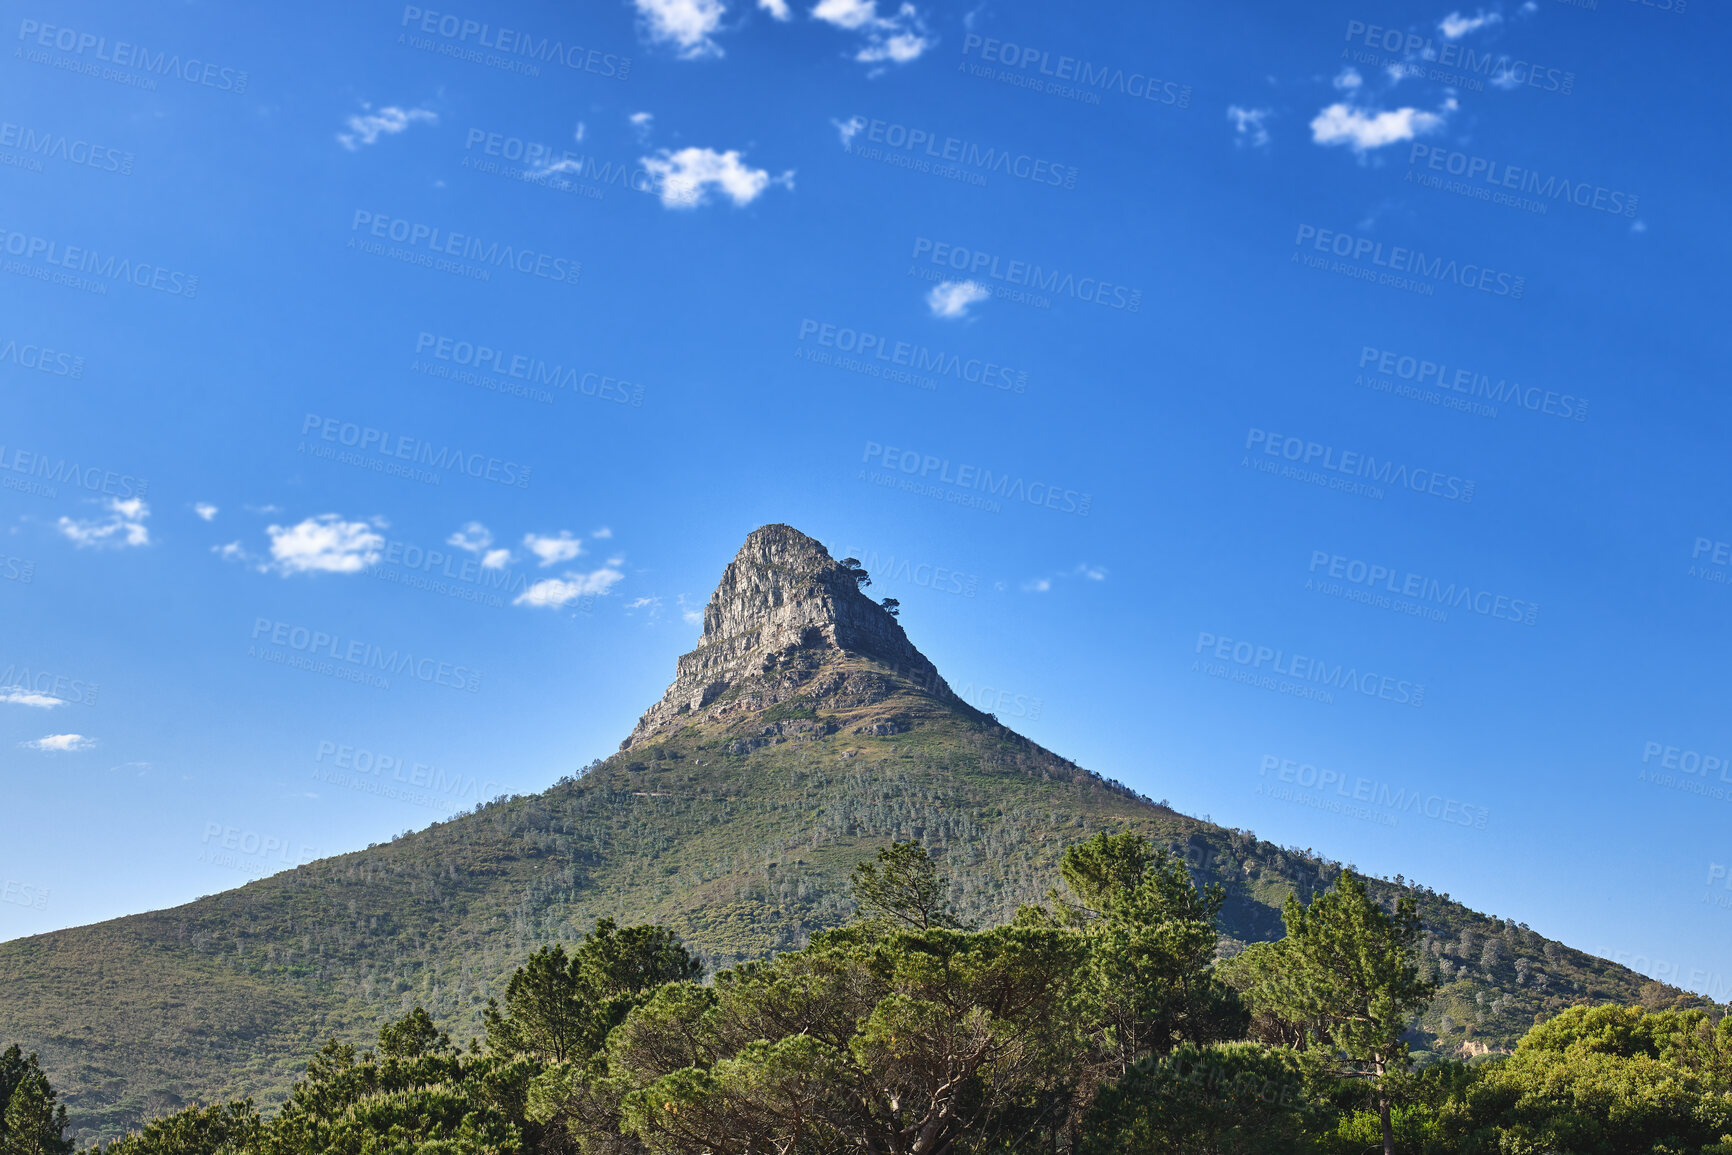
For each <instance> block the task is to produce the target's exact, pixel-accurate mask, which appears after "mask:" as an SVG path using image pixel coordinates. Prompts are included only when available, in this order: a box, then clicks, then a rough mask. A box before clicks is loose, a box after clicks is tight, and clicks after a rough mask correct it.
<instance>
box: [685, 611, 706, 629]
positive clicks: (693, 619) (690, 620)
mask: <svg viewBox="0 0 1732 1155" xmlns="http://www.w3.org/2000/svg"><path fill="white" fill-rule="evenodd" d="M680 617H682V618H684V619H685V620H686V623H687V624H688V625H693V626H701V625H703V624H704V611H703V610H687V611H686V612H685V613H683V614H681V615H680Z"/></svg>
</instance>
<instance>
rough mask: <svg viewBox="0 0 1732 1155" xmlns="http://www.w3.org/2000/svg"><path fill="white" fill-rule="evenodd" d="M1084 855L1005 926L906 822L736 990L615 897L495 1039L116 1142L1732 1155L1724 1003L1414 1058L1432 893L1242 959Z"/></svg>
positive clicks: (183, 1147)
mask: <svg viewBox="0 0 1732 1155" xmlns="http://www.w3.org/2000/svg"><path fill="white" fill-rule="evenodd" d="M1058 875H1059V877H1058V878H1055V879H1053V882H1055V883H1057V885H1056V886H1055V887H1054V888H1053V889H1051V890H1050V891H1049V892H1048V894H1047V897H1046V899H1045V900H1044V901H1041V902H1031V903H1025V904H1023V905H1021V906H1020V907H1019V908H1018V909H1017V910H1016V911H1015V913H1014V914H1013V916H1012V917H1011V918H1010V919H1009V920H1008V921H1005V922H1001V923H999V924H997V925H992V926H987V927H980V928H976V927H973V926H970V925H968V920H967V919H966V918H965V917H964V916H963V915H962V914H960V913H959V908H958V906H957V903H956V901H955V897H956V896H955V895H954V894H953V893H952V888H951V886H950V884H949V882H948V880H947V879H946V878H945V877H944V876H943V875H942V874H941V872H940V871H939V869H938V867H937V865H936V864H935V863H934V861H933V859H932V858H931V857H930V856H929V855H928V853H927V850H926V849H925V847H923V846H922V845H921V844H920V843H919V842H917V841H904V842H898V843H895V844H893V845H891V846H890V847H888V848H886V849H883V850H881V851H880V852H879V853H878V855H877V856H876V858H875V859H871V860H867V861H862V862H860V863H859V864H858V865H857V866H856V867H855V869H854V871H853V874H852V878H851V884H852V897H853V905H854V912H853V915H852V917H851V920H850V921H849V922H848V923H847V924H846V925H843V926H840V927H838V928H836V929H832V930H826V931H821V932H819V933H816V934H814V935H813V936H812V937H811V940H810V942H809V944H808V945H806V946H804V947H801V948H800V949H794V950H788V951H784V952H781V953H779V954H776V955H774V956H773V957H771V958H768V959H764V960H758V961H748V962H742V963H739V964H737V965H734V966H732V967H728V968H726V969H723V970H720V971H719V972H717V973H715V974H714V975H713V977H712V978H711V979H710V980H709V981H707V982H706V981H703V977H702V976H703V975H704V972H705V966H704V964H703V962H702V961H701V960H700V959H699V958H698V957H697V956H696V955H694V954H693V953H692V952H691V951H689V950H688V949H687V948H686V947H685V946H684V945H683V944H682V943H681V941H680V939H679V937H678V936H677V935H676V934H675V933H674V932H673V931H671V930H669V929H667V928H665V927H659V926H643V925H640V926H629V927H621V926H619V925H617V924H616V923H615V922H613V921H612V920H610V919H605V918H604V919H601V920H599V921H598V922H597V923H596V925H595V926H594V928H593V930H591V931H590V932H589V933H588V934H586V935H584V936H583V937H582V939H581V941H577V942H575V943H573V944H572V949H571V950H569V951H568V950H567V949H566V946H565V944H555V945H551V946H544V947H542V948H540V949H538V950H536V951H535V952H534V953H533V954H531V955H530V956H529V957H528V958H527V960H526V961H525V962H524V964H523V965H522V966H521V967H519V968H518V969H517V970H516V973H515V974H514V975H513V976H512V977H511V979H510V981H509V983H508V984H507V985H506V986H505V989H504V992H503V995H504V997H503V999H493V1000H490V1001H489V1002H488V1004H487V1006H486V1008H485V1011H484V1013H483V1015H482V1021H483V1024H484V1030H483V1032H482V1035H481V1036H480V1037H477V1038H472V1039H470V1040H469V1041H468V1043H467V1045H466V1046H461V1047H460V1046H458V1045H455V1044H454V1043H453V1042H452V1040H451V1038H450V1036H449V1034H448V1033H447V1032H446V1031H444V1030H441V1029H440V1027H439V1025H438V1024H437V1023H436V1022H435V1020H434V1018H433V1017H432V1016H431V1015H429V1014H428V1013H427V1011H426V1010H425V1009H423V1008H420V1007H417V1008H415V1009H414V1010H412V1011H411V1012H409V1013H408V1014H407V1015H405V1016H403V1017H402V1018H401V1019H399V1020H396V1021H393V1022H391V1023H389V1024H387V1025H386V1026H385V1027H384V1028H383V1029H381V1030H380V1031H379V1033H378V1041H377V1044H376V1045H375V1046H373V1047H371V1048H368V1049H361V1048H357V1047H356V1046H354V1045H352V1044H348V1043H343V1042H339V1041H337V1040H334V1039H333V1040H331V1041H330V1042H329V1043H327V1044H326V1045H325V1046H324V1048H323V1049H322V1050H320V1051H319V1052H318V1054H317V1055H316V1056H315V1057H314V1058H313V1059H312V1060H311V1062H310V1063H309V1064H308V1065H307V1069H306V1072H305V1074H304V1075H303V1076H302V1077H301V1078H300V1079H299V1080H298V1081H296V1083H295V1084H294V1087H293V1089H292V1091H291V1093H290V1095H289V1097H288V1100H287V1101H286V1102H285V1103H284V1104H283V1105H282V1106H281V1107H280V1108H279V1109H277V1110H276V1111H275V1112H274V1113H268V1114H267V1113H261V1112H260V1111H259V1110H258V1109H257V1108H256V1107H255V1105H254V1103H253V1102H252V1100H250V1099H240V1100H235V1101H230V1102H219V1103H213V1104H208V1105H198V1106H192V1107H188V1108H185V1109H183V1110H181V1111H179V1112H177V1113H174V1114H170V1115H167V1116H164V1117H162V1118H158V1119H155V1120H153V1121H151V1122H150V1123H148V1124H146V1125H145V1126H144V1127H143V1128H142V1130H140V1131H137V1132H134V1133H131V1134H128V1135H126V1136H125V1137H123V1138H120V1139H117V1140H115V1141H113V1142H111V1143H109V1144H107V1145H106V1146H100V1145H99V1146H98V1147H95V1148H91V1149H90V1150H91V1151H98V1152H102V1153H104V1155H312V1153H315V1152H319V1153H332V1155H336V1153H341V1155H435V1153H437V1155H446V1153H451V1155H457V1153H463V1155H519V1153H524V1155H527V1153H531V1152H534V1153H555V1152H557V1153H562V1155H563V1153H568V1152H569V1153H573V1155H578V1153H581V1155H700V1153H708V1155H830V1153H840V1152H844V1151H847V1152H868V1153H871V1155H964V1153H987V1152H1002V1153H1007V1155H1008V1153H1011V1152H1050V1153H1059V1152H1065V1153H1074V1155H1106V1153H1108V1152H1115V1153H1116V1152H1125V1153H1137V1152H1151V1153H1153V1152H1162V1153H1169V1152H1170V1153H1174V1155H1179V1153H1187V1155H1189V1153H1199V1155H1216V1153H1219V1155H1225V1153H1235V1155H1238V1153H1243V1155H1252V1153H1256V1155H1279V1153H1301V1152H1309V1153H1316V1155H1361V1153H1365V1152H1375V1151H1383V1152H1385V1153H1386V1155H1394V1153H1395V1152H1404V1153H1408V1152H1411V1153H1414V1155H1421V1153H1423V1155H1542V1153H1546V1152H1571V1153H1581V1155H1732V1019H1728V1018H1726V1017H1724V1008H1706V1009H1705V1008H1702V1007H1689V1008H1678V1007H1658V1008H1656V1007H1645V1006H1619V1005H1615V1004H1600V1005H1588V1004H1587V1002H1586V1000H1584V1001H1583V1002H1582V1003H1580V1004H1578V1005H1573V1006H1568V1007H1566V1008H1565V1009H1563V1010H1562V1011H1561V1012H1560V1013H1558V1014H1556V1015H1555V1016H1552V1017H1549V1018H1544V1019H1543V1021H1536V1022H1535V1023H1534V1025H1533V1026H1532V1027H1531V1029H1529V1030H1528V1031H1527V1032H1526V1034H1525V1035H1524V1036H1523V1037H1522V1038H1521V1039H1520V1041H1519V1043H1517V1045H1516V1046H1515V1047H1514V1048H1513V1051H1512V1053H1510V1054H1508V1055H1495V1056H1482V1057H1479V1058H1478V1059H1477V1060H1476V1061H1473V1062H1470V1063H1463V1062H1459V1061H1455V1060H1450V1059H1443V1058H1439V1057H1438V1056H1436V1055H1434V1054H1431V1053H1429V1052H1423V1053H1420V1054H1418V1055H1416V1054H1415V1052H1414V1051H1413V1049H1412V1047H1411V1043H1412V1042H1413V1041H1414V1040H1415V1039H1417V1038H1420V1037H1422V1036H1419V1035H1416V1034H1415V1032H1414V1027H1415V1026H1416V1024H1417V1023H1418V1022H1419V1021H1420V1019H1421V1017H1422V1015H1424V1014H1425V1012H1426V1011H1427V1009H1428V1008H1429V1007H1430V1005H1431V1004H1432V1002H1433V1001H1434V1000H1435V999H1436V997H1437V994H1438V983H1437V981H1436V980H1435V978H1434V977H1429V976H1434V975H1436V973H1437V972H1436V969H1435V967H1434V966H1433V965H1432V963H1433V962H1434V961H1435V956H1429V955H1428V951H1427V948H1426V945H1425V944H1426V942H1427V937H1426V934H1425V931H1424V929H1423V926H1422V922H1421V918H1420V914H1419V910H1418V904H1417V902H1416V900H1415V898H1414V897H1413V896H1412V895H1403V894H1400V893H1398V892H1395V891H1390V890H1389V889H1388V888H1387V887H1384V888H1377V887H1374V886H1371V885H1368V883H1367V881H1366V880H1364V879H1361V878H1359V877H1358V876H1356V875H1355V874H1353V873H1352V872H1351V871H1343V872H1341V873H1340V874H1338V875H1337V876H1336V877H1335V879H1334V883H1333V885H1332V886H1331V887H1330V888H1329V889H1327V890H1321V891H1318V892H1316V893H1314V894H1312V895H1311V896H1310V898H1309V901H1307V902H1301V901H1300V900H1299V899H1298V898H1297V897H1290V898H1289V899H1288V900H1287V902H1286V904H1285V906H1284V908H1283V910H1282V912H1281V915H1282V921H1283V924H1284V929H1285V933H1284V934H1283V935H1282V936H1281V937H1279V938H1276V939H1274V940H1272V941H1269V942H1263V943H1256V944H1253V945H1251V946H1249V947H1246V948H1245V949H1243V950H1241V951H1239V952H1238V953H1236V954H1233V955H1231V956H1230V957H1225V958H1222V957H1221V951H1220V950H1219V943H1220V941H1221V932H1220V927H1219V918H1220V914H1221V909H1222V904H1223V901H1224V894H1223V891H1222V889H1221V888H1220V887H1219V886H1217V885H1212V884H1207V883H1203V884H1199V883H1198V882H1197V881H1196V879H1194V877H1193V873H1192V871H1191V870H1189V869H1187V866H1186V864H1185V862H1184V861H1183V859H1182V858H1180V857H1177V856H1175V855H1173V854H1171V853H1170V852H1169V851H1168V849H1167V848H1165V847H1163V846H1160V845H1159V844H1157V843H1155V842H1152V841H1150V840H1149V839H1147V838H1145V837H1143V836H1141V835H1139V834H1136V833H1130V832H1126V833H1116V834H1115V833H1100V834H1096V835H1095V836H1093V837H1091V838H1088V839H1086V840H1084V841H1080V842H1076V843H1073V844H1072V845H1070V846H1069V847H1068V848H1066V849H1065V851H1064V852H1063V854H1062V856H1061V858H1060V860H1059V864H1058ZM1535 1017H1536V1020H1540V1019H1541V1018H1542V1016H1538V1015H1536V1016H1535ZM0 1104H4V1106H5V1110H4V1115H3V1124H0V1153H4V1155H13V1153H20V1155H21V1153H25V1152H28V1153H31V1155H51V1153H60V1152H70V1151H71V1150H72V1149H73V1144H72V1143H71V1142H70V1141H69V1140H67V1139H66V1138H64V1136H65V1134H66V1131H67V1119H66V1112H65V1109H64V1107H61V1106H58V1105H57V1104H56V1096H55V1092H54V1090H53V1089H52V1087H51V1086H50V1084H49V1080H48V1079H47V1077H46V1076H45V1075H44V1074H43V1072H42V1071H41V1070H40V1068H39V1065H38V1063H37V1060H36V1057H35V1056H34V1055H30V1056H24V1055H22V1054H21V1053H20V1051H19V1048H17V1047H16V1046H14V1047H12V1048H10V1049H9V1050H7V1051H6V1052H5V1053H4V1055H0Z"/></svg>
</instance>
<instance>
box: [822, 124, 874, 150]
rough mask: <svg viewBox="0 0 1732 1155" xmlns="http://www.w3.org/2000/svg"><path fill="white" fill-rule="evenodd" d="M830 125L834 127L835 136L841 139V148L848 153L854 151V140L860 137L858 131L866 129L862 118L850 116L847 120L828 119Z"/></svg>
mask: <svg viewBox="0 0 1732 1155" xmlns="http://www.w3.org/2000/svg"><path fill="white" fill-rule="evenodd" d="M830 123H831V124H833V125H835V126H836V135H837V136H839V137H841V138H842V148H843V149H844V150H846V151H848V152H853V151H854V138H855V137H856V136H859V135H860V130H861V129H863V128H865V127H866V118H865V117H864V116H850V117H849V118H848V119H847V120H837V119H836V118H834V117H831V118H830Z"/></svg>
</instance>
